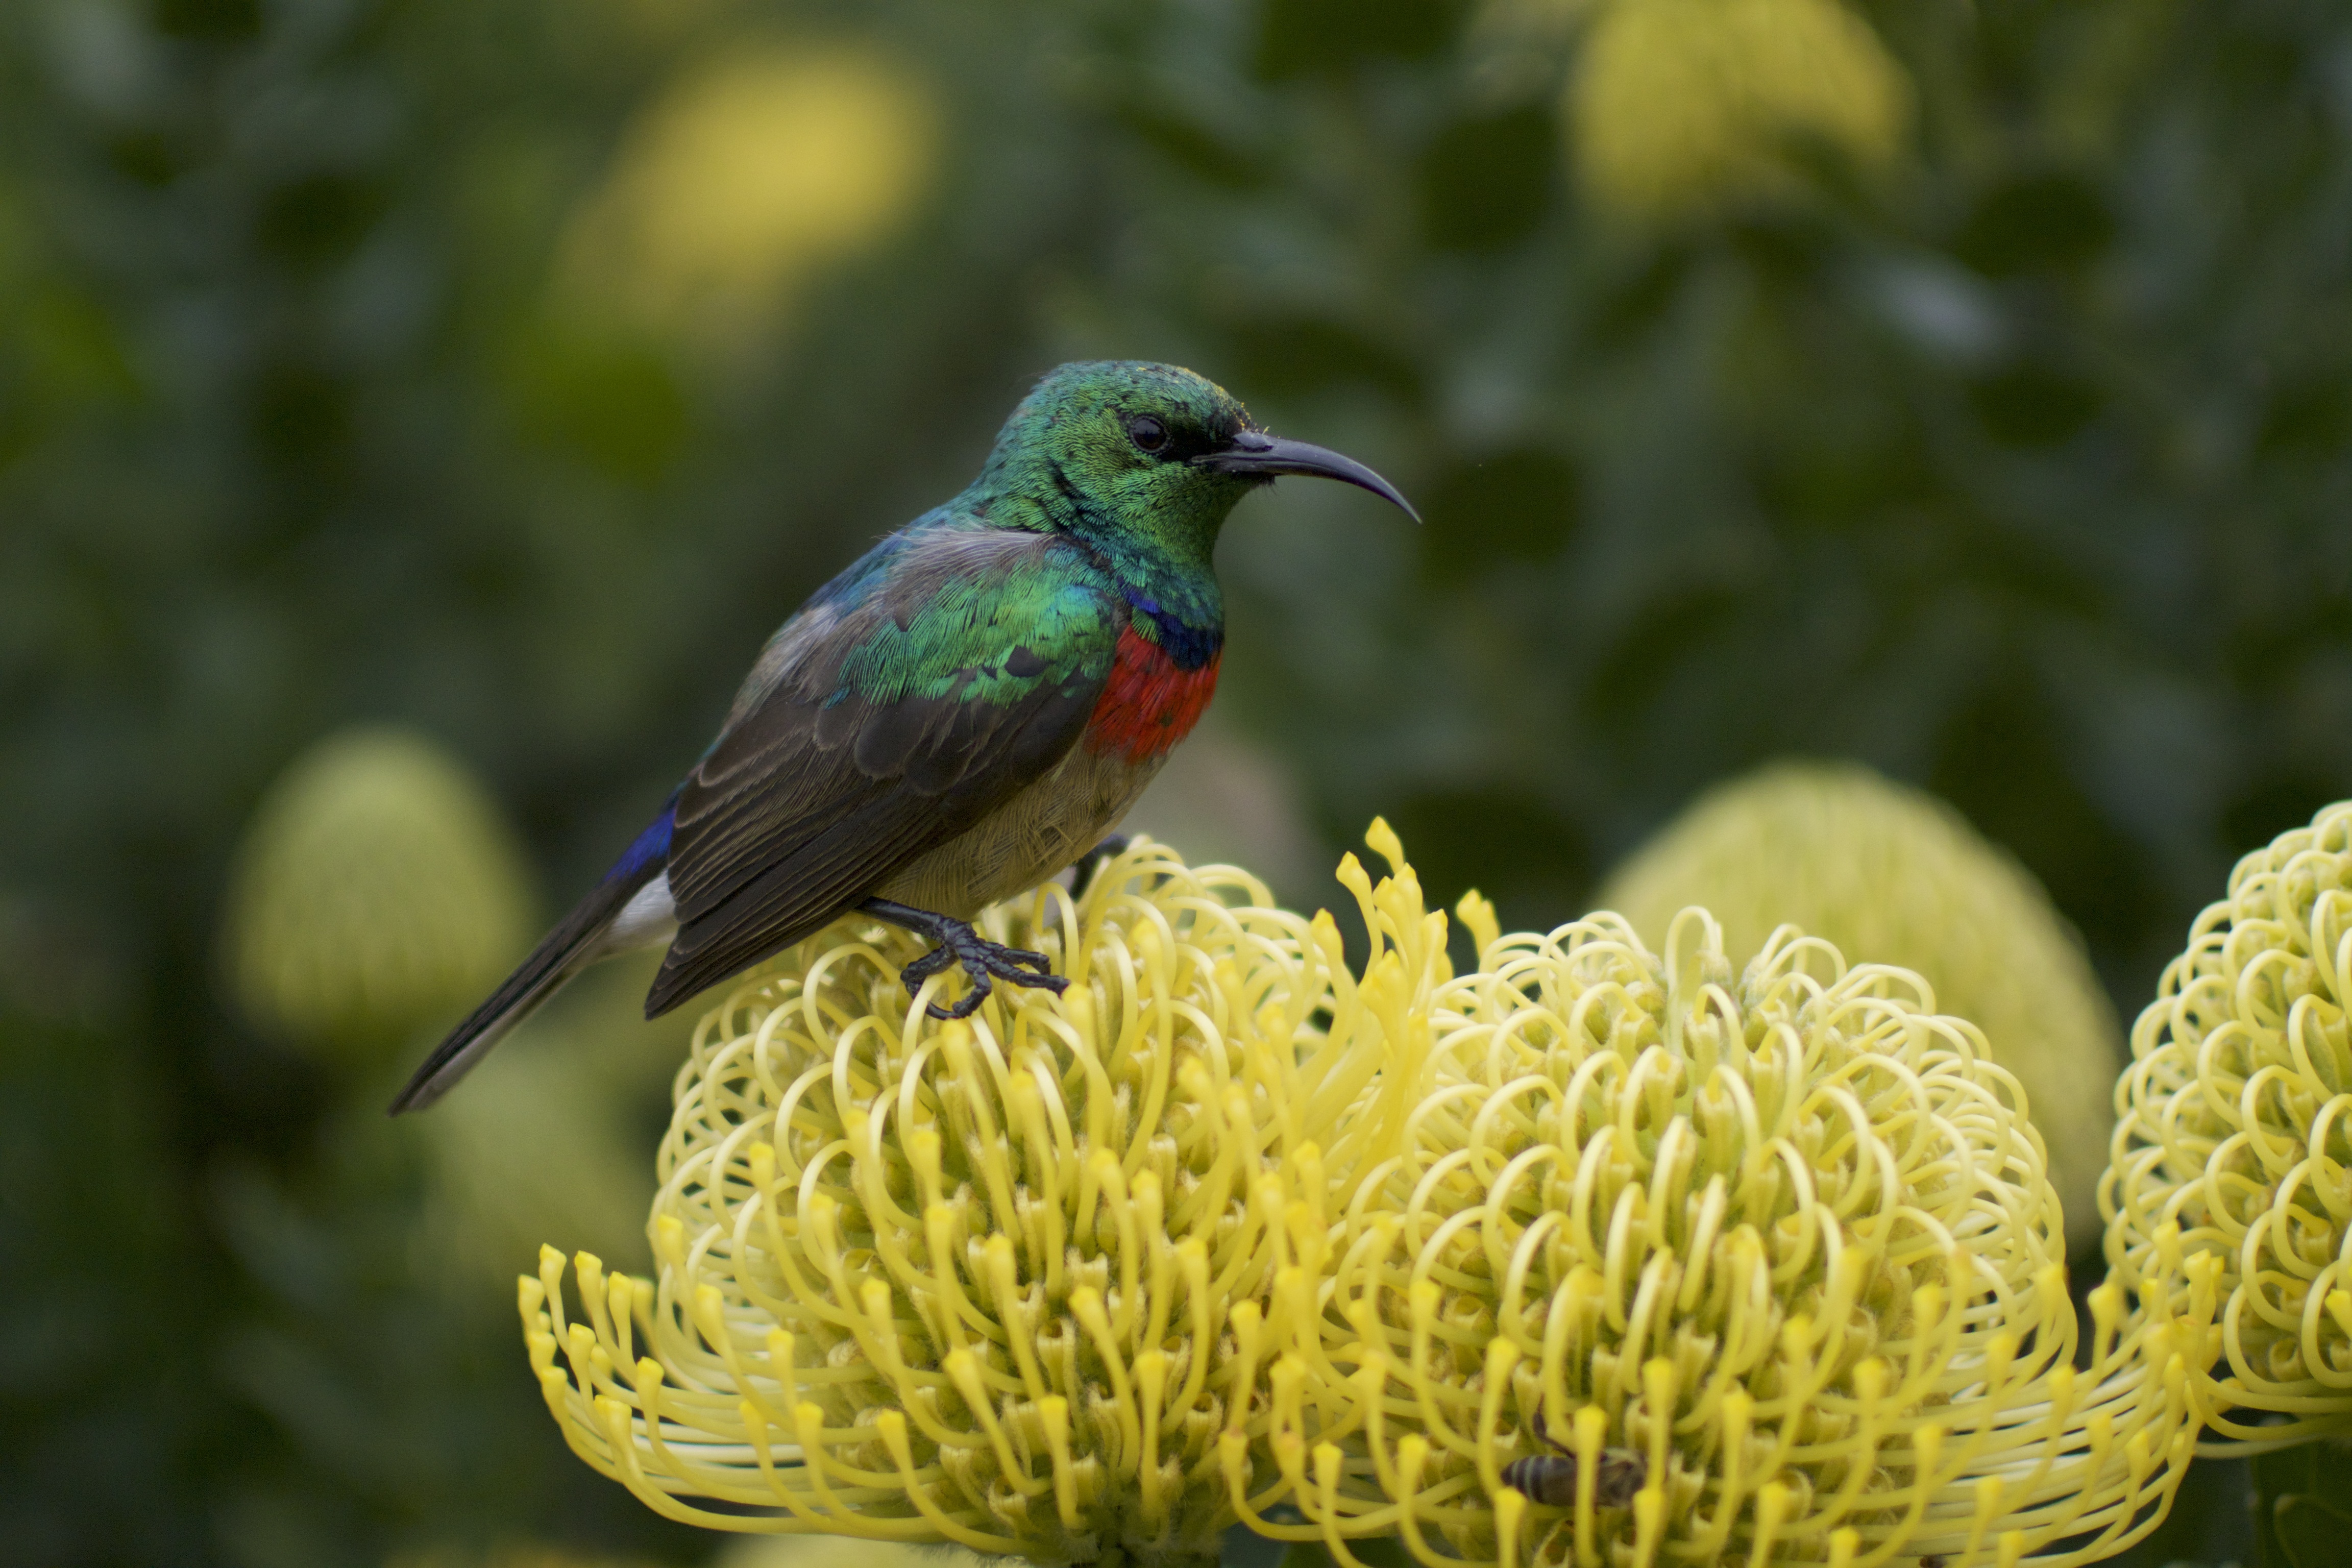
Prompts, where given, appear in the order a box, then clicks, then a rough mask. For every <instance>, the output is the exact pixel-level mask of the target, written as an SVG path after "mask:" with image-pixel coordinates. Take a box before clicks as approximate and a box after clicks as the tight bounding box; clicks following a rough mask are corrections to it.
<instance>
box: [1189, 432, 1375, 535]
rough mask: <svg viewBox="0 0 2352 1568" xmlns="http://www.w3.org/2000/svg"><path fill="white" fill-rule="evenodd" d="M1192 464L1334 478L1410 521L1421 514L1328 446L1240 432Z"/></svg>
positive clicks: (1223, 471)
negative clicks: (1219, 449)
mask: <svg viewBox="0 0 2352 1568" xmlns="http://www.w3.org/2000/svg"><path fill="white" fill-rule="evenodd" d="M1192 461H1193V463H1194V465H1195V466H1197V467H1199V468H1214V469H1216V470H1217V472H1219V473H1221V474H1264V475H1265V476H1266V477H1267V478H1268V479H1271V478H1273V477H1274V476H1275V475H1276V474H1306V475H1309V476H1311V477H1313V478H1315V479H1338V480H1339V482H1340V483H1341V484H1348V485H1354V486H1355V487H1356V488H1357V489H1366V490H1370V491H1371V492H1372V493H1373V494H1374V495H1376V496H1378V497H1380V498H1381V500H1384V501H1387V502H1389V503H1390V504H1391V505H1392V506H1394V507H1397V508H1398V509H1400V510H1402V511H1403V513H1404V514H1405V516H1407V517H1409V518H1411V519H1412V520H1413V521H1415V522H1419V521H1421V513H1419V512H1417V511H1415V510H1412V502H1411V501H1409V500H1405V499H1404V496H1403V495H1402V493H1401V492H1400V491H1399V490H1398V489H1397V488H1396V486H1394V485H1392V484H1391V483H1389V482H1388V480H1386V479H1382V478H1381V477H1380V475H1378V474H1376V473H1374V472H1372V470H1371V469H1370V468H1366V467H1364V465H1363V464H1361V463H1360V462H1358V461H1356V459H1355V458H1347V457H1342V456H1340V455H1339V453H1337V452H1334V451H1333V450H1331V449H1330V448H1329V447H1318V446H1315V445H1313V444H1312V443H1310V442H1306V441H1286V440H1284V439H1283V438H1282V437H1279V436H1269V435H1267V434H1266V433H1265V431H1263V430H1244V431H1242V432H1241V433H1240V434H1239V435H1237V436H1235V437H1234V442H1233V445H1232V446H1230V447H1226V448H1225V449H1224V450H1223V451H1222V452H1203V453H1202V454H1201V456H1199V457H1197V458H1193V459H1192Z"/></svg>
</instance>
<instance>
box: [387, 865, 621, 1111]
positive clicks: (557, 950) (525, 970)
mask: <svg viewBox="0 0 2352 1568" xmlns="http://www.w3.org/2000/svg"><path fill="white" fill-rule="evenodd" d="M661 873H662V866H661V864H660V863H659V861H658V860H656V861H654V862H653V863H650V864H646V865H642V866H639V867H637V868H635V872H634V874H631V873H629V872H628V871H627V870H626V868H625V863H624V869H623V870H621V871H616V873H615V874H614V875H613V876H611V877H608V878H606V879H604V881H602V882H600V883H598V884H597V886H596V888H595V890H594V891H593V892H591V893H590V894H589V895H588V896H587V897H586V898H584V899H583V900H580V902H579V903H577V904H576V905H574V906H572V912H571V913H570V914H568V915H565V916H564V917H563V919H562V921H561V922H559V923H558V924H557V926H556V928H555V929H554V930H553V931H549V932H548V933H547V935H546V936H545V937H543V938H541V941H540V944H539V945H538V946H537V947H535V948H532V949H531V950H530V957H529V958H526V959H524V960H523V961H522V963H520V965H519V966H517V968H516V970H515V972H514V973H512V974H509V975H508V976H507V977H506V982H505V984H501V985H500V986H499V988H498V989H497V990H496V991H494V992H492V993H491V994H490V999H489V1000H488V1001H487V1002H485V1003H483V1004H482V1005H480V1006H478V1007H477V1008H475V1009H474V1010H473V1011H472V1012H471V1013H469V1014H467V1016H466V1021H465V1022H464V1023H462V1024H460V1025H458V1026H457V1027H456V1028H454V1029H452V1030H450V1031H449V1034H448V1037H447V1038H446V1039H444V1040H443V1041H442V1042H441V1043H440V1044H439V1045H437V1046H436V1047H433V1054H432V1055H431V1056H429V1057H426V1058H425V1065H424V1066H423V1067H420V1068H417V1069H416V1076H415V1077H414V1078H412V1079H409V1080H408V1087H407V1088H406V1089H402V1090H401V1091H400V1095H399V1098H397V1099H395V1100H394V1101H393V1102H392V1114H393V1115H394V1116H397V1115H399V1114H400V1113H401V1112H402V1111H404V1110H424V1109H425V1107H426V1106H428V1105H431V1104H432V1103H433V1102H434V1101H435V1100H439V1099H440V1098H441V1097H442V1096H443V1095H445V1094H446V1093H448V1092H449V1090H450V1089H453V1088H455V1087H456V1086H457V1080H458V1079H461V1078H464V1077H465V1076H466V1075H467V1073H469V1072H471V1071H473V1070H474V1064H475V1063H477V1062H478V1061H480V1060H481V1059H482V1058H484V1057H485V1056H488V1054H489V1050H490V1047H492V1046H495V1045H497V1044H498V1043H499V1041H500V1040H503V1039H505V1038H506V1037H507V1036H508V1035H509V1033H510V1032H512V1030H513V1029H514V1026H516V1025H517V1024H520V1023H521V1022H522V1021H523V1020H524V1019H525V1018H528V1017H530V1016H531V1014H533V1013H534V1012H537V1011H538V1010H539V1006H540V1004H541V1003H543V1002H545V1001H546V1000H547V999H548V998H549V997H551V996H552V995H554V994H556V992H558V991H560V990H562V988H563V984H564V982H566V981H568V980H570V979H571V978H572V976H573V975H575V974H577V973H580V972H581V971H582V970H583V969H585V968H587V967H588V966H589V965H590V964H592V963H594V962H595V961H596V960H597V959H598V958H600V957H602V956H604V955H603V954H602V953H600V952H597V951H596V946H597V939H598V938H600V937H602V936H603V935H604V931H605V928H607V927H608V926H610V925H611V924H612V923H613V919H614V916H615V915H618V914H619V913H620V912H621V910H622V908H623V906H625V905H626V904H627V903H628V901H629V900H631V899H632V898H634V897H635V896H636V892H637V889H640V888H643V887H644V886H645V885H646V883H647V882H650V881H652V880H653V879H655V878H656V877H658V876H660V875H661Z"/></svg>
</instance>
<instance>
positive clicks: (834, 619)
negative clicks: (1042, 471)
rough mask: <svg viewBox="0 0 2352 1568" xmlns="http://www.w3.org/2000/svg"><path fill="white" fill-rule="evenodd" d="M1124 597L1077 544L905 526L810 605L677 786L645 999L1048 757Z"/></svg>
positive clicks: (806, 921) (709, 968)
mask: <svg viewBox="0 0 2352 1568" xmlns="http://www.w3.org/2000/svg"><path fill="white" fill-rule="evenodd" d="M1125 608H1126V606H1125V605H1124V604H1123V603H1122V602H1121V601H1120V600H1119V599H1118V597H1117V595H1116V594H1115V592H1114V591H1113V590H1112V588H1111V586H1110V584H1108V582H1107V581H1106V580H1105V579H1104V578H1102V577H1101V575H1100V574H1099V573H1098V572H1097V569H1096V568H1095V567H1094V566H1093V564H1092V563H1091V562H1090V561H1089V560H1088V558H1087V556H1086V555H1085V554H1084V553H1082V552H1080V551H1079V550H1078V549H1077V548H1076V547H1075V546H1073V545H1071V544H1069V543H1067V542H1061V541H1057V540H1055V539H1053V538H1051V537H1050V536H1045V535H1038V534H1031V533H1020V532H1014V531H1010V530H997V529H985V530H982V529H939V530H929V531H916V532H913V533H909V534H905V535H900V536H898V537H897V538H895V539H894V540H892V541H889V542H886V544H885V545H884V546H883V547H882V549H880V550H877V552H875V554H874V555H872V556H869V557H868V558H867V560H866V561H865V562H861V563H859V565H858V566H857V567H856V568H853V569H852V570H851V572H849V573H847V574H844V575H843V577H842V578H841V579H839V580H837V581H836V582H835V584H833V585H832V586H831V587H829V588H828V589H826V590H825V591H824V593H821V594H820V595H818V596H817V598H816V599H814V600H813V601H812V602H811V603H810V605H808V607H807V608H805V609H803V611H802V612H801V613H800V614H799V615H798V616H795V617H793V621H792V622H790V623H788V624H787V625H786V626H785V627H784V629H783V630H782V632H781V633H779V634H778V635H777V637H776V639H775V640H774V641H773V642H772V643H771V644H770V645H769V647H768V650H767V652H766V653H765V654H764V655H763V656H762V657H761V661H760V665H759V667H758V668H756V669H755V670H754V671H753V674H752V679H751V681H750V682H748V683H747V684H746V687H745V690H744V694H743V695H742V697H740V698H739V699H738V700H737V704H736V711H735V713H734V715H733V716H732V718H731V719H730V722H729V724H728V727H727V729H726V731H724V732H723V733H722V734H721V735H720V737H719V742H718V743H717V744H715V745H714V746H712V747H711V749H710V751H709V753H708V754H707V755H705V756H704V758H703V759H702V761H701V763H699V764H698V766H697V767H696V768H695V770H694V773H692V775H690V776H689V777H688V780H687V782H686V786H685V789H684V791H683V793H682V794H681V795H680V796H679V799H678V803H677V833H676V836H675V837H673V839H672V840H671V844H670V853H669V890H670V897H671V899H672V900H674V901H675V903H676V905H677V921H678V933H677V940H676V941H675V942H673V943H672V944H671V946H670V950H669V954H668V956H667V958H666V959H665V960H664V961H663V963H662V968H661V973H660V974H659V975H658V976H656V979H655V981H654V985H653V989H652V991H651V992H650V993H649V994H647V995H646V1014H647V1016H654V1015H656V1014H659V1013H663V1012H666V1011H667V1010H668V1009H669V1008H671V1007H673V1006H675V1005H677V1004H678V1003H679V1002H681V1001H683V1000H685V999H686V998H687V997H688V996H690V995H692V994H694V993H696V992H698V991H699V990H701V989H702V988H703V987H705V986H707V985H710V984H715V983H716V982H718V981H719V980H722V979H724V978H726V977H727V976H728V975H730V974H732V973H736V972H737V971H738V970H740V969H743V968H745V967H747V966H748V965H750V964H752V963H758V962H759V961H760V960H761V959H762V958H765V957H767V956H768V955H769V954H771V953H773V952H778V951H779V950H781V949H782V948H784V947H787V946H789V945H791V944H792V943H793V942H798V941H800V940H801V939H802V938H803V937H804V936H806V935H808V934H809V933H810V932H811V931H814V930H816V929H817V928H818V927H820V926H822V925H823V924H824V922H825V921H829V920H832V919H834V918H835V917H836V916H837V915H839V914H840V913H841V912H842V910H844V909H845V908H846V907H847V906H849V905H850V904H851V903H853V902H854V901H855V900H857V899H859V898H862V897H865V896H866V895H867V894H869V893H870V892H871V890H872V889H873V888H874V886H875V885H876V884H877V883H878V882H880V881H881V880H882V879H884V878H886V877H887V875H888V874H889V873H890V872H892V871H893V870H896V869H897V868H899V867H901V866H904V865H905V864H906V863H907V862H908V861H909V860H911V859H913V858H915V857H917V856H919V855H920V854H922V853H923V852H924V851H926V850H928V849H930V848H932V847H935V846H937V845H940V844H942V843H945V842H946V841H947V840H948V839H950V838H952V837H955V836H956V835H957V834H959V833H961V832H962V831H964V830H965V829H966V828H968V827H970V826H971V825H972V824H974V823H975V822H978V821H979V820H980V819H981V818H982V817H983V816H987V815H988V813H989V812H991V811H992V810H994V809H995V808H996V807H997V806H999V805H1003V803H1004V802H1005V801H1006V800H1008V799H1010V798H1011V797H1012V796H1013V795H1015V794H1017V793H1018V792H1019V791H1020V790H1021V789H1022V787H1023V786H1024V785H1026V784H1030V783H1031V782H1033V781H1034V780H1035V779H1037V778H1038V777H1040V776H1041V775H1043V774H1044V773H1045V772H1046V771H1047V770H1048V769H1050V768H1052V767H1053V765H1054V764H1055V763H1057V762H1059V761H1060V760H1061V759H1062V757H1063V756H1064V755H1065V754H1066V753H1067V752H1068V751H1069V749H1070V748H1071V746H1073V745H1074V744H1076V742H1077V739H1078V736H1079V733H1080V731H1083V730H1084V729H1085V728H1086V723H1087V716H1088V715H1089V714H1090V713H1091V712H1092V710H1093V709H1094V705H1095V700H1096V698H1097V696H1098V695H1099V694H1100V692H1101V690H1102V688H1103V685H1104V682H1105V681H1106V680H1107V679H1108V676H1109V671H1110V663H1111V658H1112V654H1113V652H1114V650H1115V648H1116V647H1117V644H1118V623H1119V621H1120V620H1121V619H1123V618H1124V617H1123V616H1122V615H1121V612H1123V611H1124V610H1125Z"/></svg>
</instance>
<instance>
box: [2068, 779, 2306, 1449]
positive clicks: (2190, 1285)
mask: <svg viewBox="0 0 2352 1568" xmlns="http://www.w3.org/2000/svg"><path fill="white" fill-rule="evenodd" d="M2347 984H2352V802H2346V803H2340V804H2338V805H2331V806H2329V807H2327V808H2326V810H2324V811H2322V812H2320V813H2319V814H2318V816H2315V818H2313V820H2312V824H2311V826H2308V827H2302V828H2297V829H2295V830H2294V832H2291V833H2285V834H2282V835H2280V837H2278V838H2277V839H2275V840H2274V841H2273V843H2272V844H2271V845H2270V847H2268V848H2266V849H2262V850H2258V851H2256V852H2255V853H2253V854H2252V855H2249V856H2247V857H2246V858H2243V859H2242V860H2240V861H2239V862H2238V865H2237V868H2236V869H2235V870H2233V871H2232V872H2231V874H2230V894H2229V897H2228V898H2226V899H2224V900H2221V902H2220V903H2217V904H2212V905H2210V906H2208V907H2207V909H2206V910H2205V911H2204V912H2203V913H2202V914H2200V915H2199V916H2198V917H2197V920H2196V921H2195V923H2194V924H2192V925H2191V926H2190V927H2189V947H2188V951H2187V952H2183V953H2182V954H2181V955H2180V956H2179V957H2178V958H2176V959H2174V960H2173V961H2172V963H2169V964H2168V965H2167V966H2166V968H2165V971H2164V977H2163V979H2162V981H2161V982H2160V983H2159V984H2158V988H2157V998H2156V1000H2155V1001H2154V1002H2153V1003H2151V1004H2150V1005H2148V1007H2147V1011H2145V1012H2143V1013H2142V1014H2141V1015H2140V1016H2139V1020H2138V1022H2137V1024H2135V1025H2134V1026H2133V1028H2132V1058H2133V1060H2132V1065H2131V1068H2129V1070H2128V1071H2127V1072H2126V1074H2125V1076H2124V1079H2123V1081H2122V1082H2121V1083H2119V1084H2118V1085H2117V1086H2116V1111H2117V1113H2118V1115H2119V1116H2120V1118H2121V1121H2120V1122H2119V1124H2118V1125H2117V1126H2116V1131H2115V1152H2114V1159H2113V1165H2112V1168H2111V1171H2110V1173H2109V1176H2108V1180H2107V1182H2106V1184H2105V1185H2104V1186H2103V1187H2102V1188H2101V1190H2100V1194H2099V1196H2100V1204H2101V1206H2102V1208H2103V1209H2105V1212H2106V1213H2107V1215H2109V1219H2108V1226H2107V1243H2106V1245H2107V1262H2108V1265H2109V1268H2110V1269H2111V1270H2112V1274H2113V1277H2114V1278H2115V1279H2118V1280H2120V1281H2122V1282H2123V1283H2124V1284H2125V1285H2126V1287H2128V1288H2130V1289H2135V1290H2137V1291H2138V1292H2139V1293H2140V1294H2141V1295H2142V1297H2143V1298H2144V1299H2145V1300H2147V1302H2148V1304H2149V1308H2150V1310H2151V1311H2152V1312H2153V1314H2154V1315H2156V1316H2157V1317H2158V1318H2159V1319H2178V1320H2180V1324H2179V1329H2180V1331H2182V1332H2183V1333H2191V1332H2193V1333H2198V1334H2201V1335H2202V1336H2203V1338H2204V1341H2205V1353H2204V1354H2202V1355H2200V1356H2199V1357H2197V1358H2196V1359H2195V1362H2194V1365H2193V1367H2192V1369H2191V1370H2192V1376H2191V1378H2190V1392H2191V1394H2192V1396H2193V1397H2194V1398H2195V1399H2196V1401H2197V1402H2198V1405H2199V1408H2200V1414H2201V1415H2204V1416H2205V1418H2206V1419H2207V1420H2208V1422H2209V1423H2210V1425H2211V1426H2213V1428H2214V1429H2215V1430H2216V1431H2217V1432H2220V1433H2221V1434H2222V1436H2225V1437H2228V1438H2235V1439H2240V1440H2242V1441H2243V1442H2245V1443H2247V1444H2249V1445H2253V1446H2260V1447H2279V1446H2283V1445H2285V1444H2289V1443H2297V1442H2302V1441H2305V1440H2306V1439H2308V1438H2310V1437H2311V1436H2315V1435H2316V1434H2319V1433H2342V1432H2346V1431H2352V1271H2347V1262H2346V1258H2347V1239H2352V1126H2347V1112H2352V1043H2347V1026H2346V1007H2347V1000H2346V998H2347ZM2215 1373H2219V1375H2218V1376H2216V1375H2215ZM2233 1411H2236V1412H2246V1411H2262V1412H2271V1413H2274V1414H2275V1415H2281V1416H2284V1417H2285V1419H2284V1421H2282V1422H2280V1423H2279V1424H2276V1425H2263V1424H2259V1423H2256V1422H2250V1421H2242V1420H2233V1419H2231V1412H2233Z"/></svg>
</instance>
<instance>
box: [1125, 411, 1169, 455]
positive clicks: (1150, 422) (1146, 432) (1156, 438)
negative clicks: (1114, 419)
mask: <svg viewBox="0 0 2352 1568" xmlns="http://www.w3.org/2000/svg"><path fill="white" fill-rule="evenodd" d="M1127 437H1128V439H1129V440H1130V441H1132V442H1134V443H1135V445H1136V447H1137V448H1138V449H1139V450H1140V451H1145V452H1157V451H1159V450H1160V449H1161V448H1162V447H1166V446H1167V445H1168V426H1165V425H1162V424H1161V423H1160V421H1159V420H1157V419H1154V418H1153V417H1152V416H1150V415H1149V414H1139V415H1137V416H1134V417H1133V418H1131V419H1129V421H1128V422H1127Z"/></svg>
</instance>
